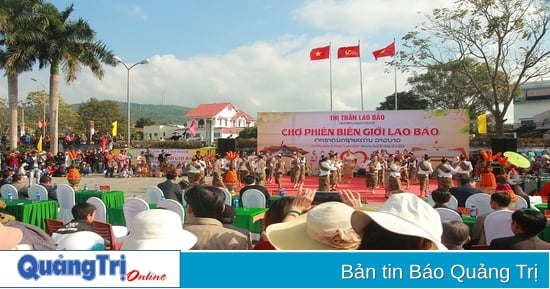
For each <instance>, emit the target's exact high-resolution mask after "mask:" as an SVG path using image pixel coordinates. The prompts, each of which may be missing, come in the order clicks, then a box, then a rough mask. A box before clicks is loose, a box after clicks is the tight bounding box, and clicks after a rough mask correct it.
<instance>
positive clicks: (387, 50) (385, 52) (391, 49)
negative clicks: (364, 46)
mask: <svg viewBox="0 0 550 289" xmlns="http://www.w3.org/2000/svg"><path fill="white" fill-rule="evenodd" d="M372 55H374V59H375V60H378V58H380V57H386V56H394V55H395V41H394V42H392V43H391V44H390V45H388V46H386V47H384V48H382V49H378V50H375V51H373V52H372Z"/></svg>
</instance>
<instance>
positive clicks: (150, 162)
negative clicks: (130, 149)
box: [145, 148, 155, 176]
mask: <svg viewBox="0 0 550 289" xmlns="http://www.w3.org/2000/svg"><path fill="white" fill-rule="evenodd" d="M154 160H155V155H154V154H153V152H152V151H151V149H150V148H147V150H145V161H146V162H147V172H148V174H147V175H148V176H151V175H152V170H151V166H152V165H153V161H154Z"/></svg>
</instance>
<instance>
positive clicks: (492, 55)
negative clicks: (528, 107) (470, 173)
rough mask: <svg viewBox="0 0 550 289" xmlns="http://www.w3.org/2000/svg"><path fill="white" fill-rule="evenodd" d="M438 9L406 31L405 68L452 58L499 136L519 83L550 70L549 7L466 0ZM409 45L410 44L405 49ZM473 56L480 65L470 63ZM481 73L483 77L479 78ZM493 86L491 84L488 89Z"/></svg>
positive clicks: (526, 1) (529, 1)
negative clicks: (489, 114) (468, 82)
mask: <svg viewBox="0 0 550 289" xmlns="http://www.w3.org/2000/svg"><path fill="white" fill-rule="evenodd" d="M455 4H456V6H455V7H453V8H443V9H434V10H433V11H432V16H428V18H427V21H425V22H423V23H421V24H420V25H418V26H417V30H416V31H412V32H409V33H408V34H407V35H405V36H404V37H403V40H404V43H403V46H404V47H405V49H404V50H403V51H401V52H400V59H401V61H402V63H401V64H400V67H402V69H426V68H427V67H430V66H434V65H442V64H445V63H454V64H455V65H456V67H458V68H459V70H458V71H459V72H460V73H462V74H463V75H465V76H466V77H467V78H468V79H469V81H470V85H469V86H470V87H472V88H474V89H475V91H474V92H475V93H476V94H477V97H478V98H479V100H480V101H481V102H482V103H483V105H484V106H485V107H486V108H487V110H488V111H489V112H490V113H491V114H492V115H493V117H494V119H495V131H496V135H497V136H503V135H504V118H505V114H506V111H507V110H508V108H509V107H510V104H511V103H512V101H513V100H514V99H515V98H516V97H517V96H518V95H519V92H520V85H521V84H523V83H525V82H527V81H529V80H531V79H537V78H539V77H541V76H544V75H547V74H548V73H549V72H550V66H548V65H547V64H545V62H546V63H547V62H548V59H549V58H550V50H549V48H548V45H547V44H546V43H545V40H546V41H548V37H547V36H546V34H547V32H548V29H549V28H550V27H549V21H550V7H549V5H548V4H547V3H544V2H542V1H540V0H506V1H495V0H464V1H456V2H455ZM407 49H408V50H407ZM472 59H473V60H475V61H476V62H477V63H479V65H475V66H471V65H469V64H471V61H472ZM480 75H484V77H481V78H479V76H480ZM487 86H489V89H487Z"/></svg>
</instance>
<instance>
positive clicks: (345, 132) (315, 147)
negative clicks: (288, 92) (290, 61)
mask: <svg viewBox="0 0 550 289" xmlns="http://www.w3.org/2000/svg"><path fill="white" fill-rule="evenodd" d="M257 126H258V151H264V152H266V151H271V152H272V153H281V154H283V155H290V154H292V152H294V151H296V150H302V151H304V152H305V154H306V157H307V158H308V159H310V158H311V156H312V155H314V154H315V155H317V156H320V155H321V154H322V153H325V154H326V153H328V152H329V151H331V150H333V151H336V152H338V153H339V154H340V155H342V154H343V153H344V152H345V151H346V150H347V149H351V151H352V152H353V153H354V154H355V155H356V157H357V159H358V161H359V162H363V161H365V160H366V159H367V158H368V156H369V155H370V154H371V153H372V152H373V151H376V150H386V151H388V152H389V153H394V152H396V151H400V152H403V150H407V151H413V152H414V153H415V155H416V156H417V157H421V156H423V155H424V154H428V155H430V156H431V157H432V158H434V159H435V160H438V159H439V158H441V157H443V156H445V157H448V158H453V157H456V156H458V155H460V154H467V153H468V151H469V118H468V111H467V110H434V111H424V110H398V111H393V110H391V111H390V110H385V111H361V112H358V111H350V112H344V111H341V112H260V113H258V125H257Z"/></svg>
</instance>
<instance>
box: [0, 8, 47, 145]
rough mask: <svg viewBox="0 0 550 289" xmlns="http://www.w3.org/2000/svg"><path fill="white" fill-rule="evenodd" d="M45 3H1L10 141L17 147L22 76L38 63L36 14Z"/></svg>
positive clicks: (0, 48) (0, 47) (0, 44)
mask: <svg viewBox="0 0 550 289" xmlns="http://www.w3.org/2000/svg"><path fill="white" fill-rule="evenodd" d="M40 5H42V0H3V1H0V67H1V68H3V69H4V70H5V72H6V76H7V78H8V109H9V132H8V136H9V140H10V148H11V149H12V150H14V149H16V148H17V106H18V102H19V100H18V99H19V95H18V94H19V92H18V90H19V89H18V76H19V74H20V73H22V72H24V71H28V70H31V69H32V65H33V64H34V63H35V61H36V48H37V47H36V46H35V45H32V44H31V45H28V44H29V43H33V42H35V41H33V40H32V39H35V37H37V35H38V34H37V32H38V31H39V30H40V24H41V23H43V22H41V21H40V18H37V17H35V16H36V14H35V11H36V10H37V9H38V8H39V7H40Z"/></svg>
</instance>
